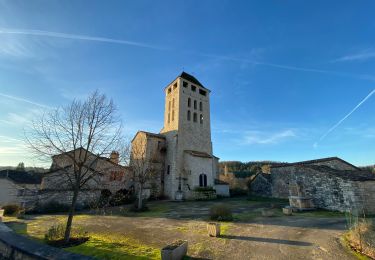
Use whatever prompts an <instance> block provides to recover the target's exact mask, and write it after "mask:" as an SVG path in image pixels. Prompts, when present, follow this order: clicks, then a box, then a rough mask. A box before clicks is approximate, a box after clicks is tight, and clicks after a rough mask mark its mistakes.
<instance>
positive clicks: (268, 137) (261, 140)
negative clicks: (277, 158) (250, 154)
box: [242, 129, 297, 145]
mask: <svg viewBox="0 0 375 260" xmlns="http://www.w3.org/2000/svg"><path fill="white" fill-rule="evenodd" d="M296 136H297V135H296V133H295V131H294V130H291V129H287V130H282V131H280V132H274V133H264V132H260V131H248V132H246V134H245V136H244V138H243V140H242V143H243V144H248V145H249V144H264V145H268V144H277V143H280V142H282V141H284V140H287V139H290V138H294V137H296Z"/></svg>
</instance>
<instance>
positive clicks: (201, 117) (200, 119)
mask: <svg viewBox="0 0 375 260" xmlns="http://www.w3.org/2000/svg"><path fill="white" fill-rule="evenodd" d="M199 122H200V123H201V124H203V115H202V114H200V116H199Z"/></svg>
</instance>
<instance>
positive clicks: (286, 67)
mask: <svg viewBox="0 0 375 260" xmlns="http://www.w3.org/2000/svg"><path fill="white" fill-rule="evenodd" d="M0 34H13V35H17V34H18V35H31V36H33V35H34V36H42V37H55V38H62V39H72V40H83V41H94V42H104V43H114V44H123V45H129V46H135V47H141V48H148V49H154V50H161V51H177V52H180V53H184V54H188V55H191V54H193V55H198V56H202V57H210V58H217V59H223V60H229V61H234V62H245V63H249V64H253V65H260V66H266V67H272V68H278V69H283V70H292V71H303V72H312V73H322V74H329V75H336V76H341V77H355V78H360V79H367V80H372V81H373V80H374V79H373V77H372V76H371V75H358V74H349V73H342V72H336V71H329V70H321V69H314V68H306V67H296V66H290V65H285V64H277V63H270V62H260V61H255V60H249V59H243V58H236V57H229V56H221V55H215V54H208V53H201V52H195V51H186V50H183V51H178V50H176V49H173V48H168V47H162V46H157V45H152V44H147V43H142V42H135V41H127V40H120V39H113V38H106V37H97V36H90V35H82V34H70V33H61V32H51V31H44V30H29V29H12V28H0Z"/></svg>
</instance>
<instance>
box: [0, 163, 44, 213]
mask: <svg viewBox="0 0 375 260" xmlns="http://www.w3.org/2000/svg"><path fill="white" fill-rule="evenodd" d="M40 184H41V176H39V175H38V174H32V173H29V172H25V171H16V170H3V171H0V208H1V206H4V205H9V204H16V205H19V206H21V207H23V208H30V207H33V206H34V204H35V198H36V196H37V195H38V192H39V189H40Z"/></svg>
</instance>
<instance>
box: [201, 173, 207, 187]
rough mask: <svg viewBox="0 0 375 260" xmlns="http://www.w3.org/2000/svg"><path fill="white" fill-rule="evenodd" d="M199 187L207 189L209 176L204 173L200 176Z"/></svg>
mask: <svg viewBox="0 0 375 260" xmlns="http://www.w3.org/2000/svg"><path fill="white" fill-rule="evenodd" d="M199 186H200V187H207V175H206V174H204V173H202V174H201V175H199Z"/></svg>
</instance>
